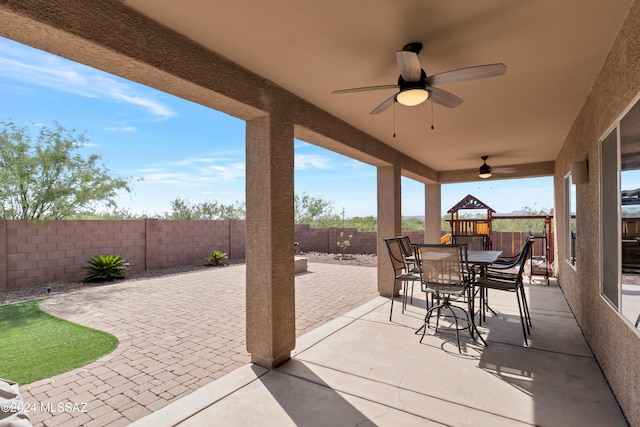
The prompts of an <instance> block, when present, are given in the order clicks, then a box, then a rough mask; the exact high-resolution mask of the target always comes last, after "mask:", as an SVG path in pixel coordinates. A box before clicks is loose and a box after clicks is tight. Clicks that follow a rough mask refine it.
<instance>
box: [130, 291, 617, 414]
mask: <svg viewBox="0 0 640 427" xmlns="http://www.w3.org/2000/svg"><path fill="white" fill-rule="evenodd" d="M527 292H528V295H529V303H530V306H531V314H532V321H533V330H532V335H531V338H530V347H529V348H526V347H524V346H522V331H521V329H520V325H519V318H518V315H517V307H516V300H515V295H513V294H511V293H504V292H502V293H501V292H492V293H491V303H492V307H493V308H494V310H496V312H497V313H498V314H497V315H488V316H487V321H486V323H483V326H482V327H481V328H480V330H481V332H482V333H483V336H484V337H485V338H486V339H487V341H488V346H487V347H484V346H482V345H481V344H479V343H475V342H473V341H472V340H470V339H469V338H468V336H465V334H464V333H463V334H461V344H462V354H459V353H458V351H457V350H458V349H457V346H456V342H455V335H453V334H447V333H445V332H442V333H438V334H434V333H433V331H431V330H430V331H429V332H427V334H426V336H425V339H424V341H423V343H422V344H420V343H419V336H416V335H415V334H414V332H415V330H416V328H417V327H418V326H419V325H420V324H421V322H422V316H423V314H422V313H424V300H420V301H415V300H414V303H413V304H411V305H409V306H408V308H407V311H406V312H405V313H404V314H401V313H400V310H398V311H397V314H395V313H394V318H393V322H389V321H388V316H389V305H388V304H389V300H388V299H386V298H381V297H378V298H376V299H374V300H373V301H371V302H370V303H367V304H365V305H363V306H361V307H359V308H358V309H356V310H354V311H351V312H350V313H348V314H346V315H344V316H341V317H340V318H338V319H336V320H334V321H332V322H330V323H328V324H326V325H325V326H323V327H321V328H318V329H316V330H314V331H312V332H310V333H308V334H306V335H304V336H303V337H301V338H299V339H298V345H297V348H296V350H295V351H294V353H293V358H292V359H291V360H290V361H289V362H287V363H285V364H283V365H281V366H280V367H278V368H276V369H273V370H268V369H265V368H262V367H260V366H257V365H246V366H244V367H242V368H240V369H238V370H236V371H234V372H232V373H230V374H228V375H227V376H225V377H223V378H221V379H220V380H218V381H216V382H214V383H211V384H209V385H208V386H205V387H204V388H202V389H200V390H197V391H196V392H194V393H192V394H191V395H189V396H187V397H185V398H182V399H180V400H178V401H177V402H175V403H173V404H170V405H169V406H167V407H165V408H162V409H161V410H159V411H157V412H155V413H153V414H151V415H149V416H147V417H145V418H142V419H140V420H139V421H138V422H136V423H134V425H135V426H151V425H153V426H174V425H179V426H205V425H257V424H260V425H273V426H284V425H292V426H293V425H296V426H320V425H322V426H324V425H341V426H351V425H353V426H355V425H393V426H397V425H402V426H411V425H422V426H424V425H451V426H468V425H474V426H492V427H495V426H514V425H544V426H563V427H566V426H580V427H582V426H585V425H607V426H626V425H627V423H626V421H625V419H624V416H623V414H622V412H621V410H620V408H619V406H618V404H617V402H616V400H615V397H614V396H613V394H612V392H611V390H610V389H609V386H608V384H607V382H606V381H605V379H604V376H603V375H602V372H601V370H600V368H599V366H598V363H597V362H596V360H595V359H594V357H593V355H592V353H591V351H590V350H589V348H588V346H587V345H586V343H585V341H584V339H583V336H582V333H581V331H580V329H579V328H578V325H577V323H576V321H575V319H574V317H573V315H572V313H571V311H570V310H569V307H568V306H567V304H566V302H565V300H564V297H563V295H562V293H561V291H560V289H559V288H558V287H557V285H555V282H554V281H553V280H552V281H551V286H545V285H540V284H535V282H534V284H532V285H528V286H527Z"/></svg>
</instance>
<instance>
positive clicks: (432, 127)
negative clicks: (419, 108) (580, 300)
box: [431, 102, 435, 130]
mask: <svg viewBox="0 0 640 427" xmlns="http://www.w3.org/2000/svg"><path fill="white" fill-rule="evenodd" d="M433 129H435V127H434V126H433V102H432V103H431V130H433Z"/></svg>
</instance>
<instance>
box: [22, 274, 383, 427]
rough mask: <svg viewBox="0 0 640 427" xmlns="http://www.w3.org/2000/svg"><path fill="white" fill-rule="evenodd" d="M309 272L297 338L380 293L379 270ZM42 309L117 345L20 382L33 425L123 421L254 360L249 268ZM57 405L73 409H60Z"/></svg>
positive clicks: (71, 298)
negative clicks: (248, 318)
mask: <svg viewBox="0 0 640 427" xmlns="http://www.w3.org/2000/svg"><path fill="white" fill-rule="evenodd" d="M308 270H309V271H308V272H307V273H303V274H299V275H297V276H296V335H297V336H300V335H302V334H304V333H306V332H308V331H310V330H312V329H314V328H316V327H318V326H320V325H322V324H324V323H326V322H328V321H329V320H331V319H334V318H336V317H338V316H340V315H342V314H344V313H346V312H348V311H350V310H351V309H353V308H355V307H358V306H360V305H361V304H363V303H365V302H367V301H369V300H371V299H373V298H375V297H376V296H377V289H376V269H375V268H370V267H353V266H341V265H333V264H318V263H310V264H309V268H308ZM41 308H42V309H43V310H45V311H47V312H49V313H51V314H53V315H56V316H59V317H62V318H64V319H67V320H70V321H73V322H77V323H80V324H83V325H87V326H90V327H93V328H96V329H100V330H103V331H107V332H109V333H112V334H114V335H115V336H116V337H118V339H119V341H120V343H119V345H118V347H117V348H116V350H115V351H114V352H112V353H111V354H109V355H107V356H105V357H103V358H101V359H99V360H97V361H96V362H93V363H91V364H89V365H87V366H84V367H82V368H78V369H75V370H73V371H70V372H67V373H64V374H61V375H58V376H55V377H53V378H49V379H44V380H41V381H37V382H34V383H32V384H27V385H24V386H22V387H21V388H20V392H21V394H22V397H23V399H24V400H25V402H27V403H29V404H30V405H35V406H34V407H35V408H36V410H35V412H32V413H30V417H31V419H32V422H33V424H34V426H56V427H65V426H87V427H91V426H122V425H127V424H129V423H130V422H131V421H134V420H137V419H139V418H141V417H143V416H145V415H147V414H149V413H151V412H153V411H156V410H158V409H160V408H162V407H164V406H166V405H168V404H169V403H171V402H174V401H176V400H177V399H179V398H181V397H184V396H186V395H187V394H189V393H191V392H193V391H194V390H196V389H198V388H200V387H202V386H204V385H205V384H208V383H210V382H211V381H214V380H216V379H218V378H220V377H222V376H224V375H225V374H227V373H229V372H231V371H233V370H235V369H237V368H239V367H241V366H243V365H245V364H246V363H248V362H249V360H250V357H249V354H248V353H247V352H246V348H245V267H244V265H238V266H229V267H225V268H220V269H210V270H204V271H199V272H194V273H186V274H181V275H175V276H168V277H162V278H154V279H149V280H141V281H135V282H128V283H127V282H123V283H120V284H114V285H108V286H104V287H94V288H87V289H83V290H80V291H76V292H71V293H66V294H59V295H54V296H52V297H51V298H49V299H48V300H47V301H45V302H43V303H42V304H41ZM58 403H63V404H67V407H66V408H71V409H72V410H71V411H67V410H63V411H58V412H57V411H56V408H57V406H56V405H57V404H58ZM84 403H86V406H83V404H84ZM73 404H78V405H73ZM48 405H50V406H48ZM48 408H50V409H51V410H48V411H47V410H46V409H48ZM63 408H64V406H63Z"/></svg>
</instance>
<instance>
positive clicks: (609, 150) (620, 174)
mask: <svg viewBox="0 0 640 427" xmlns="http://www.w3.org/2000/svg"><path fill="white" fill-rule="evenodd" d="M601 171H602V179H601V193H600V194H601V195H602V196H601V197H602V200H601V202H602V210H601V215H602V218H601V222H602V230H601V233H602V294H603V295H604V296H605V297H606V299H607V300H609V301H610V302H611V304H612V305H613V306H614V307H615V308H616V309H617V310H618V311H619V312H620V313H621V314H622V315H623V316H624V317H625V318H626V319H628V320H629V321H630V322H631V323H632V324H633V325H635V327H638V326H640V325H639V323H640V101H637V102H636V103H635V104H634V105H633V106H632V107H631V108H630V109H629V110H628V111H627V112H626V113H625V114H624V115H623V116H622V118H621V119H620V120H619V122H617V123H616V124H615V125H614V128H613V130H611V131H610V132H609V133H608V134H607V135H606V136H605V137H604V139H603V140H602V141H601Z"/></svg>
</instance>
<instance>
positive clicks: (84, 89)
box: [0, 38, 553, 217]
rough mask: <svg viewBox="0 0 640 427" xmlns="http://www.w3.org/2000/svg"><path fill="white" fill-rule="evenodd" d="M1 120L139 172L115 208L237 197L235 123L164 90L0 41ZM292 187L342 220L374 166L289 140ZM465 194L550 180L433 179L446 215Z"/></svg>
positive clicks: (408, 201) (368, 200) (517, 204)
mask: <svg viewBox="0 0 640 427" xmlns="http://www.w3.org/2000/svg"><path fill="white" fill-rule="evenodd" d="M0 120H12V121H13V122H15V123H16V124H18V125H20V126H33V128H34V129H37V127H38V126H42V125H47V126H50V125H52V124H53V122H54V121H57V122H58V123H60V125H62V126H63V127H65V128H67V129H76V130H77V131H79V132H86V135H87V136H88V139H89V143H88V144H87V145H86V146H85V148H83V151H84V152H85V153H86V154H90V153H96V154H99V155H101V156H102V159H103V162H104V164H105V165H106V166H107V168H109V169H110V170H111V171H112V172H114V173H115V174H117V175H119V176H121V177H131V178H142V180H141V181H136V182H134V183H133V184H132V186H131V187H132V191H131V193H126V192H123V194H122V195H121V197H120V198H119V201H118V204H119V206H120V207H123V208H127V209H130V210H131V211H133V212H136V213H138V214H147V215H150V216H151V215H154V214H157V213H162V212H164V211H168V210H169V202H170V201H171V200H174V199H176V198H177V197H180V198H183V199H188V200H190V201H191V202H193V203H199V202H202V201H205V200H209V201H213V200H216V201H218V202H220V203H225V204H230V203H234V202H236V201H243V200H244V186H245V179H244V175H245V174H244V168H245V147H244V135H245V126H244V122H243V121H241V120H238V119H235V118H233V117H231V116H228V115H226V114H223V113H220V112H217V111H214V110H211V109H209V108H205V107H202V106H200V105H197V104H194V103H192V102H189V101H185V100H182V99H180V98H177V97H174V96H172V95H169V94H166V93H162V92H159V91H157V90H154V89H151V88H148V87H145V86H142V85H139V84H137V83H133V82H130V81H127V80H124V79H121V78H119V77H116V76H113V75H110V74H107V73H104V72H102V71H99V70H96V69H93V68H90V67H87V66H84V65H81V64H77V63H74V62H71V61H68V60H66V59H63V58H60V57H58V56H55V55H51V54H48V53H46V52H43V51H39V50H36V49H33V48H30V47H28V46H25V45H22V44H19V43H16V42H14V41H11V40H8V39H3V38H0ZM295 167H296V169H295V191H296V193H308V194H309V195H311V196H313V197H320V198H323V199H325V200H330V201H332V202H333V207H334V210H335V211H336V213H339V212H341V211H342V209H344V210H345V215H346V216H347V217H353V216H366V215H376V169H375V167H373V166H370V165H367V164H364V163H361V162H358V161H355V160H352V159H349V158H348V157H344V156H341V155H339V154H335V153H332V152H330V151H327V150H324V149H322V148H319V147H315V146H313V145H311V144H307V143H305V142H303V141H299V140H296V141H295ZM402 192H403V198H402V211H403V215H405V216H413V215H423V214H424V185H422V184H420V183H418V182H415V181H413V180H410V179H406V178H403V179H402ZM467 194H473V195H474V196H476V197H478V198H479V199H481V200H482V201H484V202H485V203H486V204H488V205H489V206H491V207H492V208H493V209H495V210H496V211H498V212H510V211H514V210H518V209H520V208H522V207H524V206H529V207H534V208H536V209H541V208H544V209H549V208H552V207H553V180H552V178H551V177H546V178H536V179H527V180H505V181H485V182H477V183H469V184H448V185H443V186H442V210H443V212H446V211H447V210H448V209H449V208H450V207H451V206H452V205H454V204H455V203H457V202H458V201H459V200H461V199H462V198H463V197H465V196H466V195H467Z"/></svg>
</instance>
